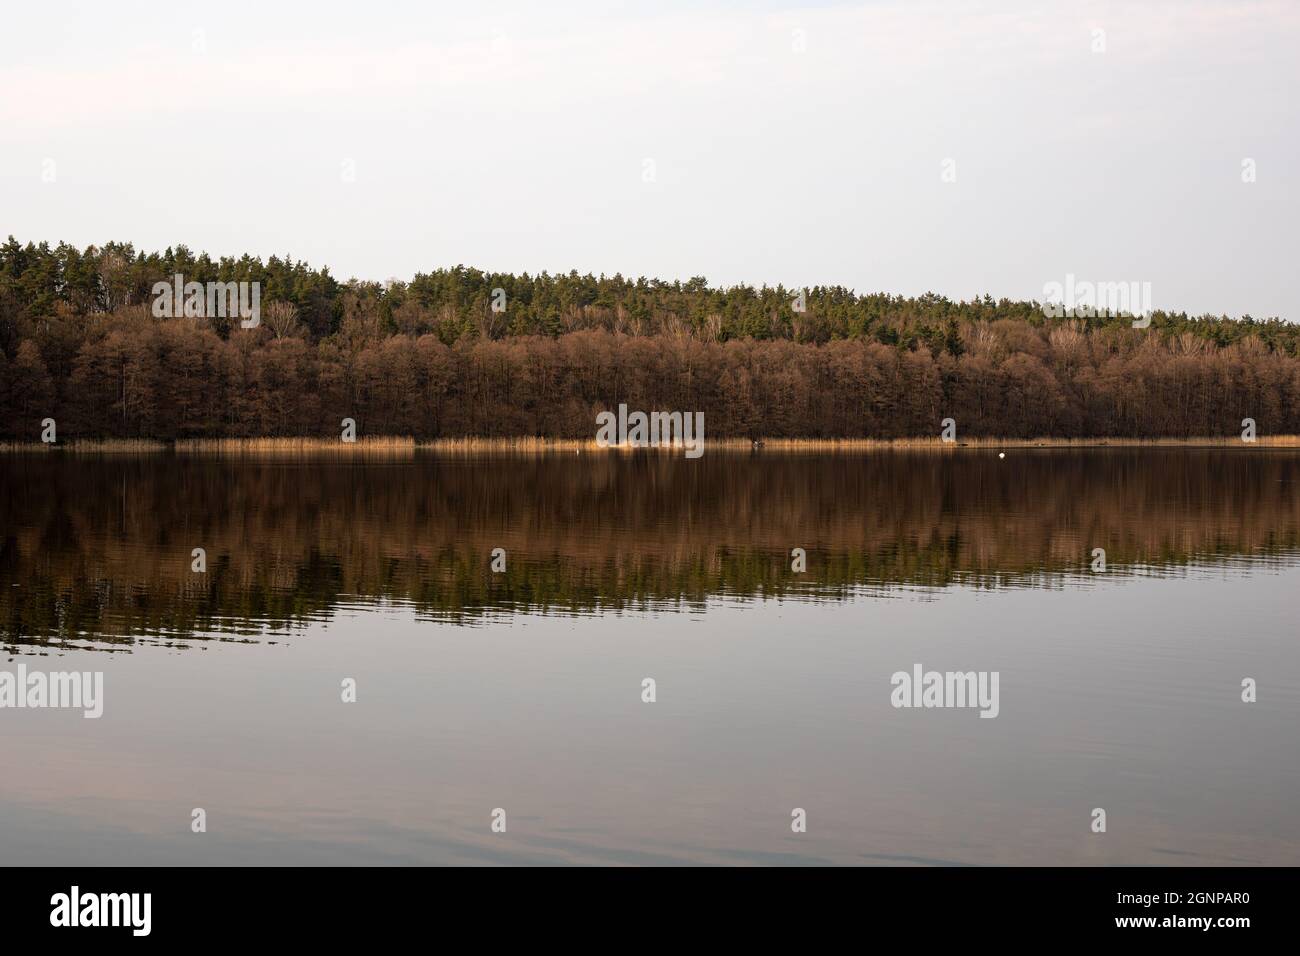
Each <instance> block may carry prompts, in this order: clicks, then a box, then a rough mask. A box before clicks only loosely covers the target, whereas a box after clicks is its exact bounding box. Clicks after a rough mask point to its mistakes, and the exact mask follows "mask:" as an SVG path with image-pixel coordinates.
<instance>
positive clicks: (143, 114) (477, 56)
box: [0, 0, 1300, 320]
mask: <svg viewBox="0 0 1300 956" xmlns="http://www.w3.org/2000/svg"><path fill="white" fill-rule="evenodd" d="M3 20H4V28H3V30H2V31H0V90H2V91H3V92H2V93H0V236H7V235H8V234H10V233H12V234H13V235H15V236H16V237H17V238H18V239H20V240H21V241H23V242H26V241H29V240H32V241H41V240H49V241H50V242H57V241H59V240H66V241H69V242H72V243H75V244H76V245H78V246H85V245H88V244H90V243H95V244H101V243H103V242H105V241H108V240H111V239H119V240H123V241H131V242H134V243H135V244H136V247H137V248H139V249H145V250H153V249H162V248H165V247H166V246H168V245H174V244H178V243H184V244H186V245H188V246H190V247H191V248H192V249H195V250H206V251H208V252H209V253H211V254H213V255H214V256H215V255H226V254H239V253H243V252H250V253H254V254H258V255H261V256H264V257H265V256H268V255H271V254H281V255H283V254H285V253H289V254H292V255H293V256H294V257H295V258H302V259H306V260H307V261H308V262H310V263H311V264H312V265H317V266H319V265H327V266H329V267H330V269H331V271H332V272H333V273H334V275H336V276H337V277H339V278H340V279H346V278H349V277H353V276H355V277H358V278H366V279H384V278H387V277H389V276H397V277H400V278H409V277H410V276H411V275H412V274H414V273H415V272H417V271H428V270H431V269H435V268H438V267H443V266H451V265H455V264H457V263H464V264H467V265H475V266H478V267H480V268H484V269H489V270H500V271H510V272H522V271H529V272H537V271H541V270H543V269H545V270H549V271H552V272H567V271H569V270H570V269H577V270H578V271H580V272H593V273H601V272H604V273H607V274H613V273H615V272H621V273H623V274H624V275H647V276H658V277H661V278H666V279H673V278H681V279H686V278H689V277H691V276H694V275H704V276H707V277H708V279H709V280H710V281H711V282H713V283H714V284H724V285H729V284H732V283H737V282H749V283H753V284H755V285H758V284H763V283H767V284H776V283H778V282H780V283H784V284H785V285H787V286H807V285H814V284H823V283H824V284H841V285H845V286H849V287H852V288H855V289H857V290H858V291H860V292H868V291H886V292H892V293H902V294H908V295H915V294H920V293H923V292H925V291H927V290H930V291H935V292H940V293H944V294H946V295H949V296H952V297H955V298H969V297H971V296H973V295H981V294H983V293H985V292H987V293H990V294H992V295H994V296H995V297H1001V296H1007V297H1010V298H1024V299H1030V298H1033V299H1042V297H1043V288H1044V285H1045V284H1046V283H1048V282H1053V281H1055V282H1063V281H1064V279H1065V276H1066V275H1067V274H1068V273H1073V274H1074V275H1075V276H1076V277H1078V278H1079V279H1080V280H1091V281H1145V282H1150V283H1151V287H1152V301H1153V304H1154V306H1155V307H1156V308H1169V309H1186V310H1188V311H1191V312H1195V313H1200V312H1214V313H1220V312H1226V313H1228V314H1231V315H1240V314H1246V313H1249V314H1253V315H1255V316H1256V317H1265V316H1271V315H1280V316H1282V317H1284V318H1288V319H1291V320H1300V278H1298V276H1300V269H1298V268H1297V265H1296V262H1295V259H1296V250H1297V241H1296V231H1297V229H1296V227H1297V223H1298V222H1300V203H1298V202H1297V199H1298V197H1300V189H1298V188H1297V176H1298V175H1300V129H1298V128H1297V127H1298V126H1300V106H1298V105H1297V104H1298V103H1300V95H1298V94H1297V91H1298V90H1300V65H1298V59H1300V58H1298V57H1297V55H1296V50H1297V49H1300V4H1297V3H1292V2H1282V0H1278V2H1270V0H1265V2H1250V0H1184V2H1176V3H1175V2H1169V3H1143V2H1132V3H1090V2H1078V3H1057V2H1048V0H1036V2H1015V0H1011V2H956V0H954V2H905V0H895V2H868V3H858V4H850V3H846V4H833V5H828V4H812V3H797V2H796V3H778V2H764V0H756V2H750V3H744V2H718V0H714V2H707V0H705V2H691V3H688V2H678V0H663V2H658V3H650V2H623V3H609V2H606V3H586V2H572V0H553V2H546V3H540V2H535V3H492V2H474V3H469V2H461V3H455V4H447V3H437V2H416V3H385V2H382V0H373V2H369V3H356V2H348V3H335V2H313V3H309V4H308V3H303V4H294V5H292V7H291V6H290V5H288V4H281V5H277V4H271V3H266V2H262V3H243V2H226V3H221V4H213V3H184V2H159V3H153V2H120V3H114V4H98V3H95V4H91V3H75V4H35V3H25V4H8V5H6V9H5V11H4V14H3ZM1095 31H1104V35H1103V34H1098V33H1096V32H1095ZM1099 41H1100V44H1099ZM1098 45H1104V52H1094V47H1095V46H1098ZM946 160H952V163H951V164H947V165H945V161H946ZM1247 160H1249V161H1252V162H1253V168H1254V172H1255V179H1256V181H1255V182H1251V183H1246V182H1243V181H1242V179H1243V163H1244V162H1245V161H1247ZM945 170H948V171H949V172H950V173H951V172H955V181H952V182H945V181H944V175H943V174H944V172H945ZM51 178H52V180H53V181H46V180H49V179H51ZM950 178H951V177H950ZM349 180H350V181H349Z"/></svg>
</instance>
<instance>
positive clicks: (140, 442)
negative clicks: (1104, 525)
mask: <svg viewBox="0 0 1300 956" xmlns="http://www.w3.org/2000/svg"><path fill="white" fill-rule="evenodd" d="M1252 445H1253V446H1254V447H1263V448H1296V449H1300V435H1261V436H1259V437H1257V438H1256V440H1255V441H1254V442H1245V441H1243V440H1242V439H1241V438H1240V437H1235V436H1234V437H1230V438H1208V437H1201V438H1169V437H1162V438H1051V437H1045V438H970V439H965V440H961V441H956V442H945V441H942V440H941V439H939V438H933V437H925V438H894V439H885V438H763V439H758V440H757V441H754V440H751V439H748V438H718V439H712V440H708V441H706V443H705V451H706V452H707V451H723V452H729V453H730V452H742V451H744V452H753V451H764V452H778V453H791V452H818V453H830V452H879V451H937V452H957V451H960V450H962V449H983V450H997V449H1035V448H1055V449H1061V448H1243V449H1246V448H1250V447H1251V446H1252ZM682 450H683V449H682V447H681V446H680V445H673V446H671V447H667V446H665V447H660V448H634V447H630V446H627V445H613V446H606V447H602V446H600V445H597V444H596V441H595V439H594V438H588V439H573V438H533V437H523V438H440V439H433V440H430V441H419V442H417V441H416V440H415V439H414V438H413V437H410V436H405V437H397V436H393V437H378V438H360V439H358V440H357V441H355V442H343V441H341V440H339V439H337V438H217V439H182V440H179V441H175V442H163V441H153V440H149V439H108V440H103V439H83V440H80V441H78V440H73V441H69V442H66V443H63V442H59V443H55V444H46V443H42V442H0V454H51V453H63V454H74V455H156V454H164V453H172V454H178V455H236V456H250V457H259V456H274V455H288V456H296V455H304V454H312V455H315V454H329V455H340V456H361V457H369V456H382V457H413V456H414V455H415V454H416V453H420V452H422V453H427V454H441V455H456V454H460V455H466V454H490V453H501V454H557V453H572V454H583V453H589V454H611V453H622V454H633V453H637V452H648V451H653V452H657V453H660V454H674V455H680V454H681V452H682Z"/></svg>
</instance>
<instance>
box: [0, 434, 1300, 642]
mask: <svg viewBox="0 0 1300 956" xmlns="http://www.w3.org/2000/svg"><path fill="white" fill-rule="evenodd" d="M0 488H3V490H4V494H3V496H0V628H3V642H4V644H5V645H6V646H7V647H8V648H9V650H10V652H11V653H14V652H21V653H32V652H35V651H38V650H39V649H40V648H41V647H47V648H48V647H57V646H60V645H62V644H66V645H69V646H78V647H82V646H100V647H103V648H105V649H124V648H127V647H130V646H131V645H133V644H135V643H137V642H141V641H143V642H147V643H158V642H161V643H167V644H176V643H181V644H187V643H189V642H190V641H192V640H193V639H207V638H216V639H232V640H268V639H275V638H276V635H279V634H283V633H285V632H288V631H290V630H292V629H293V628H294V627H295V626H298V625H302V624H305V623H308V622H311V621H319V620H329V619H331V618H332V617H333V616H334V615H336V614H338V613H339V612H340V611H341V610H343V609H347V608H357V607H360V608H367V607H378V606H382V605H384V604H400V605H404V606H413V607H414V608H415V609H417V611H418V613H419V614H420V615H421V616H422V617H424V618H427V619H433V620H439V621H448V622H459V623H474V622H475V621H476V620H478V619H481V618H483V617H484V616H490V615H501V614H505V615H509V614H513V613H517V612H520V611H531V612H542V613H552V614H564V615H578V614H592V613H611V612H614V613H616V612H618V611H620V610H624V609H661V610H664V611H671V610H673V609H685V608H693V607H701V606H703V605H704V604H705V602H707V601H708V600H709V599H710V598H713V597H718V596H725V597H730V598H734V599H743V600H758V599H766V598H775V597H784V598H787V599H795V600H814V601H842V600H848V599H851V598H852V597H853V596H854V594H855V593H859V592H861V591H863V590H875V591H886V592H887V591H889V590H892V589H896V588H944V587H948V586H951V585H954V584H966V585H973V586H978V587H990V588H998V587H1060V586H1075V585H1085V586H1086V585H1089V584H1094V583H1096V576H1095V575H1094V574H1093V572H1092V571H1090V567H1089V566H1090V563H1091V561H1092V551H1093V549H1094V548H1104V549H1105V551H1106V563H1107V572H1106V573H1107V575H1112V576H1113V575H1125V574H1132V573H1135V572H1140V573H1167V572H1170V571H1175V570H1178V569H1182V568H1186V567H1188V566H1193V565H1195V566H1212V567H1223V568H1234V567H1242V566H1253V565H1257V564H1260V563H1274V564H1283V563H1292V562H1294V561H1295V560H1296V558H1297V553H1298V550H1300V453H1297V452H1295V451H1293V450H1284V449H1283V450H1274V449H1241V450H1235V449H1181V448H1169V449H1163V448H1162V449H1033V450H1029V449H1016V450H1013V451H1011V452H1010V453H1009V454H1008V456H1007V458H1006V459H1004V460H1000V459H998V457H997V455H996V452H995V451H990V450H987V449H980V450H974V449H971V450H963V451H957V452H950V453H935V452H931V451H916V452H907V451H890V452H878V453H865V454H839V455H825V454H823V455H797V454H771V453H764V452H761V451H760V452H756V453H753V454H749V453H736V454H716V453H710V454H706V455H705V456H704V458H702V459H700V460H698V461H689V460H684V459H682V458H680V457H678V456H671V455H657V454H653V453H647V454H637V455H624V454H609V455H590V454H586V455H581V456H579V455H573V456H566V455H551V456H509V455H494V456H483V457H464V456H462V457H456V456H438V455H434V454H427V455H426V454H417V455H415V456H414V457H412V458H407V459H405V460H394V461H382V460H381V461H375V460H364V461H362V460H348V459H343V460H340V459H338V458H324V459H312V458H307V459H295V460H280V459H277V460H268V459H258V458H236V459H231V458H217V457H204V456H197V455H196V456H184V455H173V454H158V455H141V456H103V457H94V456H90V457H73V456H66V455H61V454H34V455H10V456H7V457H2V458H0ZM200 547H201V548H203V549H204V550H205V552H206V561H207V571H206V573H203V574H196V573H194V572H192V571H191V561H192V558H191V553H192V549H194V548H200ZM494 548H504V549H505V551H506V570H505V571H504V572H502V573H494V572H493V571H492V570H491V568H490V562H491V552H492V550H493V549H494ZM794 548H803V549H804V550H805V551H806V553H807V571H806V572H805V573H795V572H793V571H792V570H791V561H792V558H791V551H792V549H794Z"/></svg>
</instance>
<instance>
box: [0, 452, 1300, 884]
mask: <svg viewBox="0 0 1300 956" xmlns="http://www.w3.org/2000/svg"><path fill="white" fill-rule="evenodd" d="M0 492H3V495H2V496H0V643H2V644H3V650H4V652H5V653H4V654H3V659H2V660H0V670H5V669H7V670H10V671H13V670H15V669H16V668H17V667H18V665H20V664H23V665H26V666H27V667H28V669H29V670H31V669H41V670H48V671H62V670H82V671H95V670H98V671H103V672H104V675H105V676H104V682H105V690H104V696H105V702H104V715H103V717H102V718H100V719H99V720H85V719H83V718H82V716H81V713H80V711H67V710H26V709H24V710H15V709H0V767H3V768H4V770H3V773H0V863H3V864H11V865H13V864H73V865H77V864H108V863H137V864H147V863H194V864H224V863H253V864H263V863H266V864H274V863H284V864H288V863H328V864H351V863H356V864H361V863H433V864H438V863H760V864H761V863H837V864H914V863H921V864H935V863H937V864H1014V863H1049V864H1050V863H1061V864H1180V863H1187V864H1212V865H1249V864H1260V863H1272V864H1292V865H1293V864H1296V863H1297V862H1300V819H1298V817H1297V814H1296V808H1297V807H1300V733H1298V732H1297V726H1298V725H1300V647H1297V635H1300V618H1298V616H1297V609H1300V452H1292V451H1282V450H1268V449H1258V450H1256V449H1244V448H1243V449H1218V450H1186V449H1174V450H1154V449H1153V450H1137V451H1134V450H1119V449H1093V450H1086V451H1060V450H1013V451H1010V452H1008V454H1007V458H1006V459H1005V460H999V459H998V458H997V457H996V452H994V451H987V450H974V449H968V450H959V451H957V452H952V453H946V454H936V453H932V452H920V453H900V452H891V453H876V454H866V455H825V456H795V455H773V454H766V453H762V452H759V453H755V454H752V455H751V454H731V455H728V454H721V453H709V454H706V455H705V456H704V458H702V459H699V460H697V461H688V460H685V459H681V458H676V457H669V456H659V455H636V456H633V455H601V456H591V455H580V456H553V457H512V456H492V457H480V458H468V457H454V458H453V457H435V456H432V455H424V454H416V455H415V456H413V457H408V458H405V459H398V458H392V459H382V460H361V459H351V458H345V459H339V458H328V457H327V458H315V459H306V460H303V459H283V460H278V459H267V458H257V459H238V458H203V457H174V456H166V455H159V456H141V457H111V456H105V457H90V456H84V457H76V456H70V455H64V454H45V455H9V456H6V457H0ZM196 547H202V548H204V549H205V550H206V554H207V572H206V573H205V574H195V573H193V572H191V570H190V564H191V560H192V559H191V550H192V549H193V548H196ZM494 548H504V549H505V551H506V571H505V572H504V573H493V572H492V571H491V569H490V560H491V558H490V554H491V551H492V549H494ZM793 548H803V549H805V550H806V552H807V571H806V572H805V573H802V574H797V573H794V572H792V571H791V567H790V564H791V557H790V552H791V549H793ZM1094 548H1104V549H1105V550H1106V560H1107V571H1106V572H1105V573H1104V574H1097V573H1093V572H1092V571H1091V570H1090V568H1089V565H1090V562H1091V561H1092V550H1093V549H1094ZM916 663H920V664H922V665H923V666H924V667H925V668H926V669H927V670H929V669H934V670H940V671H944V670H962V671H967V670H976V671H983V670H987V671H998V672H999V674H1000V713H999V715H998V717H997V718H996V719H992V720H988V719H980V718H979V717H978V714H977V712H976V711H974V710H969V709H966V710H963V709H932V710H921V709H912V710H907V709H895V708H894V707H892V706H891V705H890V691H891V686H890V676H891V675H892V674H893V673H894V672H895V671H899V670H907V671H910V670H911V668H912V666H913V665H914V664H916ZM647 677H650V678H654V680H655V681H656V683H657V701H656V702H655V703H653V704H647V703H643V702H642V700H641V682H642V680H643V679H644V678H647ZM1246 677H1251V678H1255V679H1256V680H1257V681H1258V686H1259V691H1258V693H1259V700H1258V702H1257V703H1253V704H1246V703H1243V702H1242V701H1241V681H1242V679H1243V678H1246ZM344 678H353V679H355V680H356V682H357V701H356V703H350V704H345V703H343V702H342V701H341V700H340V684H341V681H342V680H343V679H344ZM195 807H202V808H204V809H205V810H206V812H207V819H208V832H206V833H203V834H194V833H192V832H191V831H190V820H191V810H192V808H195ZM498 807H500V808H503V809H504V810H505V811H506V814H507V820H508V828H507V832H505V833H493V832H491V829H490V823H491V818H492V811H493V810H494V808H498ZM795 807H801V808H804V809H805V810H806V811H807V818H808V831H807V832H806V833H803V834H795V833H792V832H791V829H790V819H791V817H790V814H791V810H792V808H795ZM1094 807H1103V808H1105V809H1106V812H1107V825H1108V826H1107V832H1106V833H1105V834H1093V833H1091V832H1090V828H1089V824H1090V822H1091V815H1090V814H1091V811H1092V809H1093V808H1094Z"/></svg>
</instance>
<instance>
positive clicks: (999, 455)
mask: <svg viewBox="0 0 1300 956" xmlns="http://www.w3.org/2000/svg"><path fill="white" fill-rule="evenodd" d="M998 457H999V458H1006V457H1007V453H1006V452H1004V451H1000V452H998Z"/></svg>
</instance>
